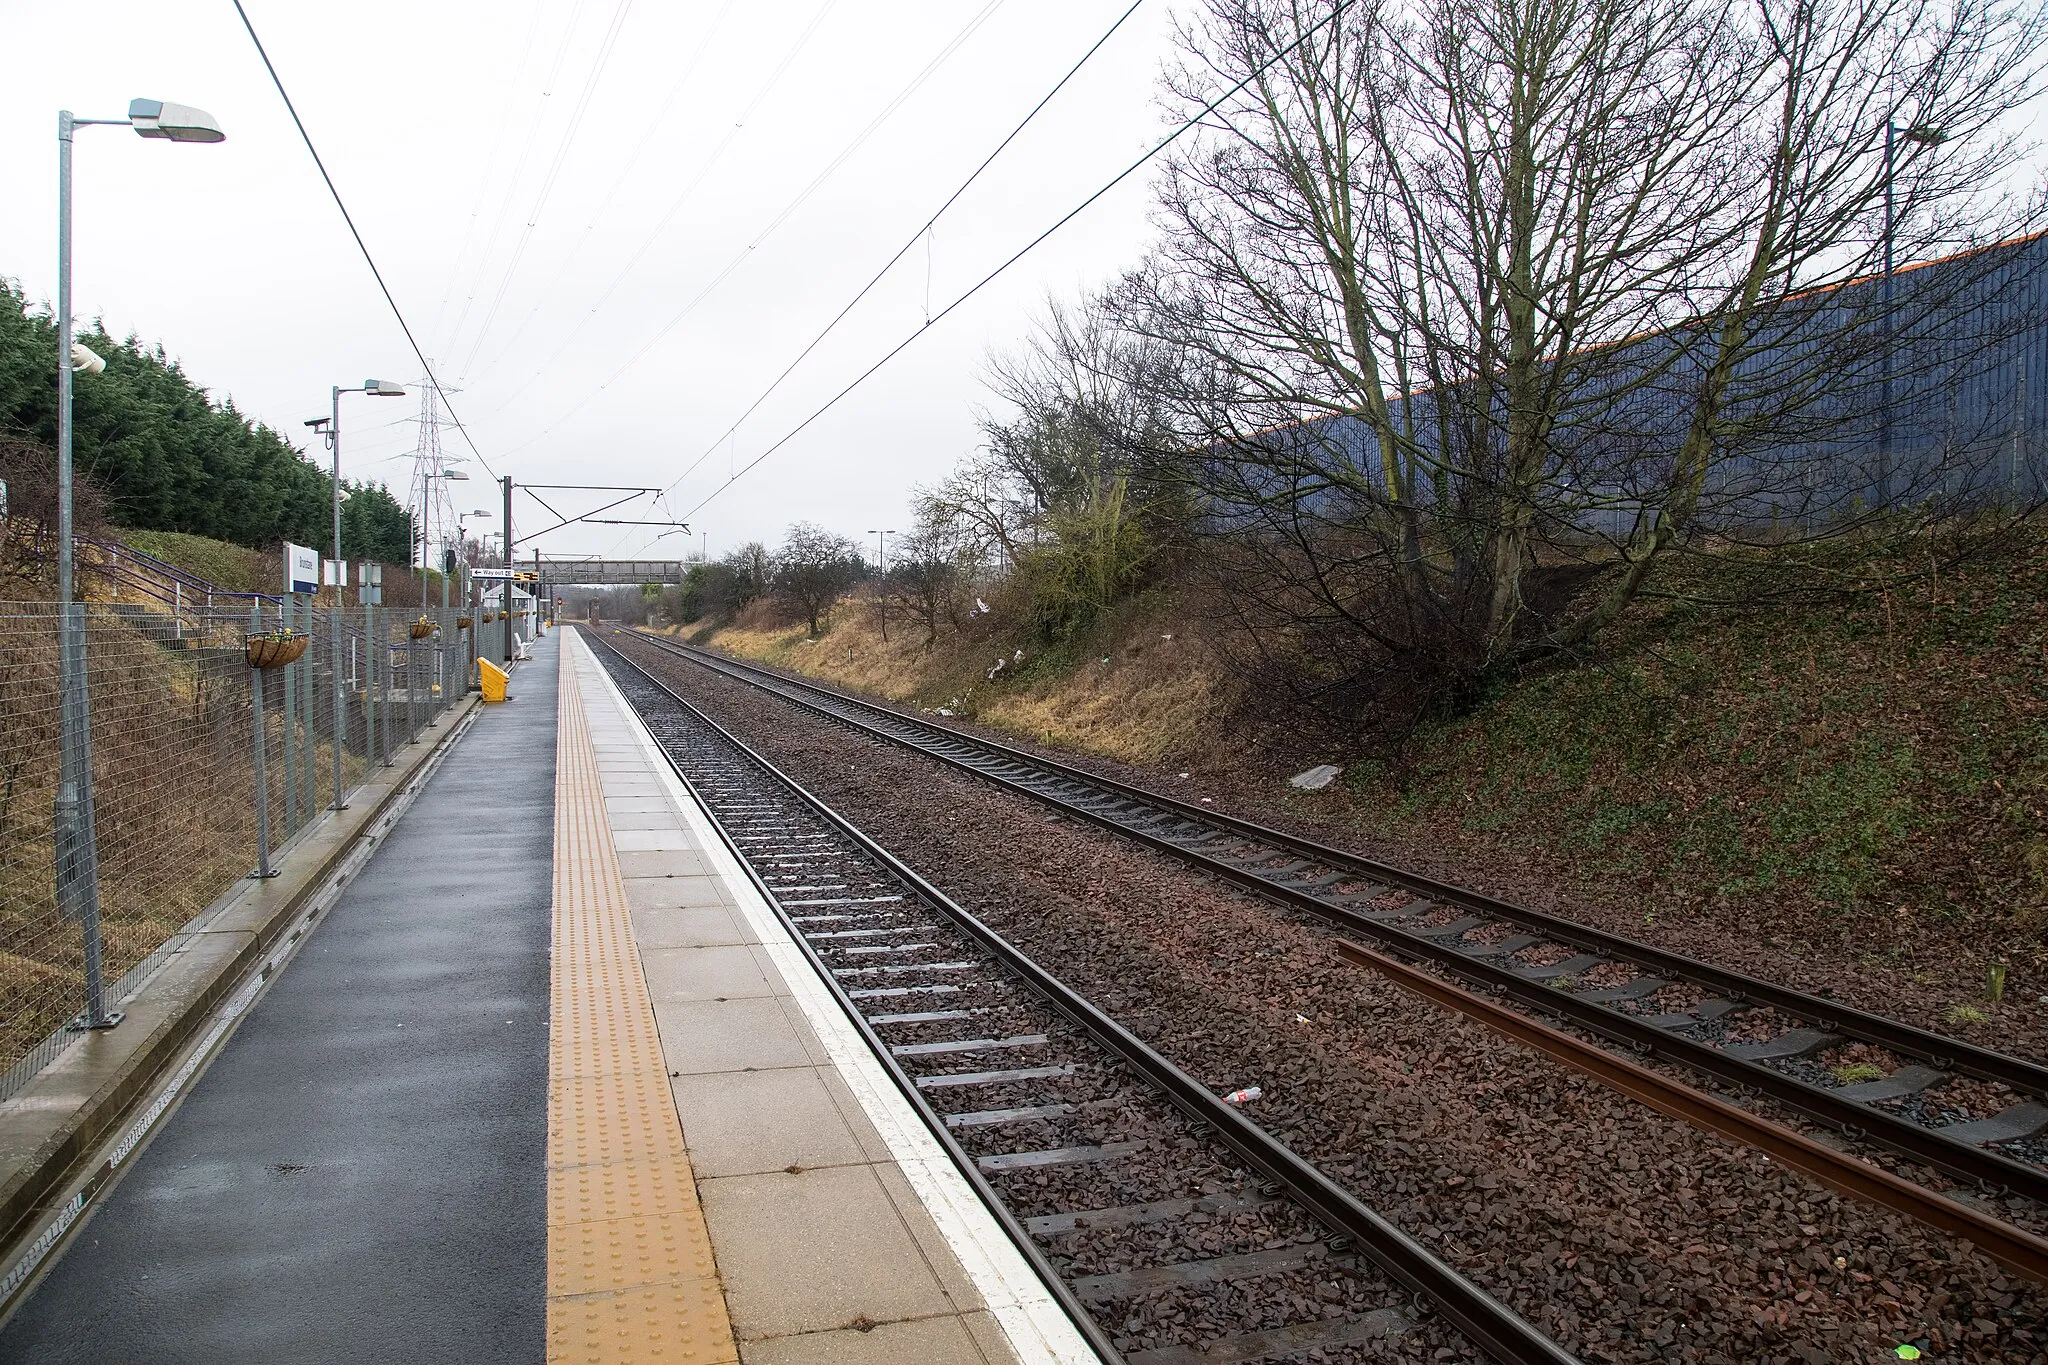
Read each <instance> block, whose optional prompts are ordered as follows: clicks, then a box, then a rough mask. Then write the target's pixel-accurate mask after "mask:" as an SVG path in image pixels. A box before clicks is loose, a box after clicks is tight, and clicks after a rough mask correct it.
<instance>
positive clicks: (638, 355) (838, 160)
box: [514, 0, 1003, 450]
mask: <svg viewBox="0 0 2048 1365" xmlns="http://www.w3.org/2000/svg"><path fill="white" fill-rule="evenodd" d="M1002 3H1003V0H989V3H988V4H986V5H984V6H983V7H982V9H981V11H980V12H979V13H977V14H976V15H975V16H974V17H973V18H972V19H970V20H968V22H967V24H966V26H965V27H964V28H962V29H961V30H960V31H959V32H958V33H957V34H955V35H954V36H953V38H952V40H951V41H949V42H948V43H947V44H946V45H945V46H944V47H943V48H941V49H940V50H939V52H938V54H937V55H936V56H934V57H933V58H932V59H931V61H929V62H928V63H926V64H925V67H924V69H923V70H922V71H920V72H918V73H917V75H916V76H914V77H912V78H911V80H910V82H909V83H908V84H907V85H905V86H904V87H903V88H902V89H901V90H900V91H898V92H897V93H896V95H895V97H894V98H893V99H891V100H890V101H889V103H888V104H886V105H884V106H883V107H882V110H881V112H879V113H877V114H876V115H875V116H874V118H872V119H870V120H869V121H868V124H867V126H866V127H865V128H863V129H861V131H860V132H859V133H857V134H855V135H854V137H853V139H852V140H851V141H850V142H848V143H847V144H846V146H845V147H843V148H841V149H840V151H839V154H838V155H836V156H835V157H833V158H832V160H831V161H829V162H827V163H826V165H825V167H824V169H823V170H821V171H819V172H818V174H817V175H815V176H814V177H812V179H811V182H810V183H809V184H807V185H805V186H804V187H803V189H801V190H799V191H798V192H797V193H796V196H795V197H794V198H792V199H791V200H790V201H789V202H788V203H787V204H785V205H783V207H782V210H781V211H780V212H779V213H777V214H776V215H775V217H774V218H772V219H770V220H769V222H768V224H767V225H766V226H765V227H763V228H762V229H761V230H760V231H759V232H758V233H756V234H755V235H754V237H753V239H752V240H751V241H749V242H748V243H747V244H746V245H745V246H743V247H741V248H740V249H739V251H738V252H736V253H734V255H733V257H732V259H731V260H729V261H727V262H726V264H725V268H724V269H722V270H720V271H719V272H718V274H717V275H715V276H713V277H712V279H711V280H710V282H709V283H707V284H705V285H704V287H703V288H701V289H699V290H698V291H697V293H696V295H695V296H694V297H692V298H691V299H690V301H689V302H688V303H686V304H684V305H683V307H682V310H681V311H680V312H678V313H677V314H676V315H675V316H674V317H671V318H670V319H669V320H668V321H667V322H666V323H664V324H663V325H662V327H661V329H660V330H659V331H657V332H656V333H655V334H654V335H653V336H651V337H649V338H648V339H647V341H646V342H644V343H643V344H642V345H641V347H640V349H639V350H637V351H635V352H634V353H633V354H632V355H630V356H628V357H627V358H626V360H625V361H624V362H623V363H621V364H620V365H619V367H618V368H617V369H615V370H613V371H612V373H611V374H610V375H609V376H607V377H606V378H605V380H604V382H603V383H601V384H599V385H598V386H597V387H596V388H595V389H592V390H591V391H590V392H589V393H586V394H585V395H584V396H583V397H582V398H580V399H578V400H577V401H576V403H575V404H574V405H573V406H572V407H570V408H569V410H568V411H566V412H564V413H562V414H561V415H560V416H559V417H557V418H555V419H554V421H552V422H550V423H549V424H548V425H547V426H546V427H545V428H543V429H542V430H541V431H539V432H538V433H536V434H535V435H534V436H532V437H531V438H529V439H528V440H526V441H524V442H522V443H520V444H519V445H518V446H516V447H514V449H517V450H524V449H525V448H526V447H527V446H529V445H532V444H533V443H534V442H536V441H539V440H541V439H542V438H543V437H545V436H547V435H548V434H549V433H550V432H552V431H553V430H554V429H555V428H556V427H558V426H560V425H561V424H562V423H563V422H565V421H567V420H568V419H569V418H570V417H572V416H574V415H575V414H576V413H577V412H578V411H580V410H581V409H582V408H583V406H584V405H585V404H587V403H589V402H590V401H591V400H593V399H595V398H596V397H597V395H598V394H600V393H602V392H603V391H604V390H605V389H607V388H609V387H610V386H611V385H612V384H613V383H615V382H617V380H618V379H619V377H620V376H621V375H623V374H625V373H626V371H628V370H630V369H632V368H633V366H634V365H636V364H638V363H639V362H640V361H641V360H642V359H643V358H645V357H646V355H647V353H648V352H649V351H651V350H653V349H654V348H655V347H656V346H657V345H659V344H660V342H661V340H662V338H664V337H666V336H667V335H668V334H669V333H670V332H672V331H674V330H675V329H676V328H677V327H679V326H681V325H682V323H683V322H684V320H685V319H687V318H688V317H689V316H690V315H691V314H692V313H694V312H696V310H697V309H698V307H699V306H701V305H702V304H703V302H704V301H705V300H706V299H708V298H710V297H711V295H712V293H713V292H715V291H716V290H717V288H718V286H719V285H721V284H723V283H725V281H726V280H728V279H730V278H731V277H732V275H733V274H734V273H735V272H736V271H738V270H739V268H740V267H741V266H743V265H745V264H746V262H747V258H748V257H749V256H751V255H752V254H753V253H754V252H755V251H757V250H758V249H759V248H760V247H761V246H762V245H763V244H764V243H766V242H767V240H768V239H769V238H770V237H771V236H773V235H774V233H775V231H776V230H777V229H778V228H780V227H781V226H782V225H783V224H784V223H786V222H787V221H789V219H790V217H791V216H792V215H793V214H795V212H796V211H797V210H798V209H799V208H802V207H803V205H804V204H805V202H807V201H808V200H809V199H810V197H811V196H812V195H813V194H816V193H817V192H818V190H819V189H820V188H822V187H823V186H824V184H825V182H826V181H827V180H829V179H831V178H832V176H833V174H834V173H836V172H837V171H838V170H839V168H840V167H841V166H843V165H845V164H846V162H847V160H848V159H850V158H851V157H852V156H853V154H854V153H855V152H857V151H859V150H860V148H861V147H862V146H863V145H864V144H865V143H866V142H867V140H868V139H869V138H870V137H872V136H874V134H875V132H876V131H877V130H879V129H880V128H881V126H882V125H883V124H884V123H886V122H887V121H888V119H889V117H890V116H891V115H892V114H894V113H895V112H896V111H897V110H898V109H900V108H901V107H902V106H903V104H904V102H905V101H907V100H908V99H909V98H910V97H911V96H912V95H913V94H915V93H917V91H918V89H919V88H920V87H921V86H923V84H924V83H925V82H926V81H927V80H929V79H931V77H932V76H933V75H934V74H936V73H937V71H938V70H939V68H940V67H941V66H943V65H944V64H945V63H946V60H947V59H948V58H950V57H951V56H952V55H953V54H954V53H955V52H957V51H959V49H960V48H961V46H962V45H964V44H965V43H966V42H967V40H968V39H969V38H971V37H972V36H973V35H974V33H975V30H977V29H979V28H980V27H981V26H982V25H983V24H984V23H986V22H987V21H988V18H989V16H990V15H992V14H994V13H995V11H996V9H997V8H998V7H1000V6H1001V4H1002ZM592 311H593V312H594V311H595V309H594V308H593V310H592ZM564 344H565V345H566V344H567V343H566V339H565V342H564ZM557 354H559V351H558V352H557Z"/></svg>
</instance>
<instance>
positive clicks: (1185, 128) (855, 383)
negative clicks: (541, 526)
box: [663, 0, 1352, 521]
mask: <svg viewBox="0 0 2048 1365" xmlns="http://www.w3.org/2000/svg"><path fill="white" fill-rule="evenodd" d="M1351 4H1352V0H1338V3H1337V4H1336V5H1334V6H1333V7H1332V8H1331V10H1330V12H1329V13H1328V14H1326V15H1324V16H1323V17H1322V18H1321V19H1318V20H1317V21H1316V22H1315V23H1313V24H1311V25H1310V26H1309V27H1307V28H1305V29H1303V30H1302V31H1301V32H1300V33H1299V34H1297V35H1295V38H1294V41H1293V42H1291V43H1289V44H1288V45H1287V46H1285V47H1283V48H1280V49H1279V50H1278V51H1276V52H1274V53H1273V55H1272V56H1270V57H1268V58H1267V59H1266V60H1265V61H1263V62H1261V63H1259V65H1258V66H1257V67H1255V68H1253V70H1252V71H1251V72H1250V73H1248V74H1247V75H1246V76H1245V77H1244V78H1243V79H1242V80H1240V81H1238V82H1237V83H1236V84H1234V85H1232V86H1231V87H1230V88H1229V89H1228V90H1225V91H1224V92H1223V93H1222V94H1220V95H1218V96H1217V97H1216V98H1215V99H1213V100H1211V101H1209V103H1207V104H1205V105H1203V106H1202V107H1201V109H1199V110H1197V111H1196V112H1195V113H1194V114H1193V115H1191V116H1190V117H1189V118H1188V119H1187V120H1186V121H1184V122H1182V123H1181V124H1180V125H1179V126H1177V127H1176V128H1174V130H1173V131H1172V132H1170V133H1168V134H1167V135H1166V136H1165V137H1163V138H1161V139H1160V140H1159V141H1158V142H1156V143H1154V144H1153V145H1152V146H1151V147H1150V148H1148V149H1147V150H1146V151H1145V153H1144V154H1143V155H1142V156H1140V157H1139V158H1138V159H1137V160H1136V161H1133V162H1132V163H1131V164H1130V165H1128V166H1126V167H1124V168H1123V169H1122V170H1121V171H1118V172H1117V173H1116V174H1115V175H1114V176H1112V177H1111V178H1110V179H1109V181H1108V182H1107V183H1106V184H1104V185H1103V186H1102V187H1101V188H1100V189H1098V190H1096V191H1095V192H1094V193H1093V194H1091V195H1089V196H1088V197H1087V198H1086V199H1083V200H1082V201H1081V202H1080V203H1078V204H1076V205H1075V206H1074V207H1073V208H1071V209H1069V210H1068V211H1067V212H1066V213H1064V214H1062V215H1061V216H1060V217H1059V218H1058V219H1057V220H1056V221H1055V222H1053V224H1052V225H1051V226H1050V227H1047V228H1046V229H1045V230H1044V231H1043V232H1041V233H1039V234H1038V235H1037V236H1036V237H1033V238H1032V239H1031V240H1030V241H1028V242H1026V243H1025V244H1024V245H1023V246H1021V247H1019V248H1018V249H1017V251H1016V252H1015V253H1014V254H1013V255H1011V256H1010V257H1009V259H1007V260H1005V261H1004V262H1003V263H1002V264H1001V265H998V266H997V267H996V268H995V269H993V270H991V271H989V272H988V273H987V274H986V275H983V276H982V277H981V278H980V279H979V280H976V281H975V282H974V283H973V284H972V285H970V286H969V287H968V288H967V290H966V291H965V292H964V293H962V294H960V295H959V296H958V297H957V298H955V299H954V300H953V301H952V302H951V303H949V304H947V305H946V306H945V307H944V308H942V309H940V310H939V311H938V312H936V313H934V314H933V315H932V316H931V319H930V321H928V322H926V323H924V324H923V325H922V326H921V327H919V328H918V329H917V330H916V331H914V332H912V333H911V334H910V335H909V336H906V337H905V338H903V340H901V341H899V342H897V343H896V344H895V345H894V346H892V347H890V348H889V350H888V351H887V352H885V353H884V354H883V355H882V357H881V359H879V360H877V361H875V363H874V364H872V365H870V366H868V367H867V368H866V369H865V370H862V371H861V372H860V373H859V374H858V375H856V376H854V378H853V379H852V380H851V381H850V382H849V383H848V384H847V385H846V386H845V387H844V388H842V389H840V390H839V391H838V392H837V393H835V394H833V395H832V396H831V397H830V398H828V399H826V400H825V401H824V402H823V403H821V404H819V405H818V406H817V407H816V408H814V409H812V411H811V414H810V415H809V416H808V417H806V418H804V419H803V421H801V422H799V423H797V424H796V425H795V426H794V427H792V428H790V429H789V430H788V431H787V432H785V433H784V434H783V435H782V436H781V437H780V438H778V439H777V440H776V441H775V443H774V444H773V445H771V446H769V447H768V448H767V449H766V450H763V451H762V452H761V453H760V454H759V455H756V456H755V457H754V458H753V459H751V460H749V461H747V462H746V463H745V464H744V465H741V466H740V468H739V470H738V471H737V472H735V473H734V474H732V475H731V476H730V477H728V478H727V479H726V481H725V482H724V483H722V484H720V485H719V486H718V487H717V488H714V489H712V490H711V492H710V493H708V494H706V495H705V496H704V498H703V499H702V500H701V501H699V502H698V503H697V504H696V505H695V506H693V507H691V508H690V510H689V511H687V512H685V513H684V514H683V516H682V520H684V521H688V520H690V519H691V518H692V517H694V516H696V515H697V513H699V512H701V511H703V510H704V508H705V507H707V506H709V505H710V504H711V502H712V501H713V499H715V498H717V497H718V495H719V494H721V493H723V492H724V491H725V490H726V489H728V488H730V487H732V486H733V484H735V483H737V482H738V481H739V480H740V479H743V478H745V477H746V476H747V474H748V472H749V471H751V470H753V469H754V468H756V467H757V466H758V465H760V463H761V462H762V461H763V460H766V459H767V458H768V457H769V456H770V455H773V454H774V453H775V452H776V451H778V450H780V449H782V447H784V446H786V445H788V444H789V443H790V442H791V441H793V440H795V439H796V438H797V436H799V435H800V434H802V433H803V431H804V430H805V429H806V428H808V427H809V426H810V425H811V424H812V423H813V422H815V421H817V420H818V419H819V418H820V417H823V416H824V415H825V414H826V413H827V412H830V411H831V410H832V409H833V408H834V407H836V406H838V404H839V402H840V400H841V399H843V398H845V397H846V396H847V395H848V394H850V393H852V392H853V391H854V390H855V389H857V388H859V387H860V386H861V385H862V384H864V383H866V382H867V381H868V379H869V378H871V377H872V376H873V375H874V374H875V373H876V372H877V371H878V370H880V369H881V368H882V367H883V366H884V365H887V364H888V363H889V362H890V361H891V360H894V359H895V358H896V357H897V356H899V355H901V354H902V353H903V352H904V351H905V350H907V349H909V347H910V345H911V343H913V342H915V341H916V340H917V339H918V338H919V337H921V336H923V335H924V334H925V333H926V332H928V331H930V330H931V329H932V326H933V324H935V323H937V322H940V321H941V320H943V319H944V318H945V317H946V316H947V314H949V313H951V312H952V311H953V310H954V309H956V308H958V307H960V306H961V305H962V304H964V303H966V302H967V301H968V300H969V299H971V298H973V297H974V296H975V295H976V294H979V293H980V292H981V291H982V290H983V289H984V288H986V287H987V286H988V285H989V284H990V283H992V282H993V281H994V280H995V279H996V278H997V277H998V276H1000V275H1002V274H1003V273H1004V272H1005V271H1007V270H1008V269H1009V268H1010V267H1011V266H1013V265H1015V264H1016V263H1017V262H1019V261H1021V260H1023V259H1024V258H1025V257H1026V256H1028V255H1030V254H1031V252H1033V251H1034V250H1036V249H1037V248H1038V246H1039V244H1040V243H1042V242H1044V241H1045V240H1046V239H1047V238H1048V237H1051V236H1052V235H1053V234H1054V233H1056V232H1058V231H1059V230H1060V229H1061V228H1063V227H1065V226H1066V225H1067V224H1068V223H1071V222H1073V221H1074V219H1076V218H1078V217H1080V216H1081V215H1082V214H1083V213H1084V212H1086V211H1087V210H1088V208H1089V207H1090V206H1091V205H1093V204H1094V203H1095V202H1096V201H1097V200H1099V199H1101V198H1102V197H1103V196H1104V195H1106V194H1108V193H1109V192H1110V191H1111V190H1113V189H1115V188H1116V187H1117V186H1118V185H1121V184H1122V183H1123V182H1124V181H1126V180H1128V179H1130V178H1131V177H1132V176H1133V175H1136V174H1137V173H1138V172H1139V171H1140V170H1142V169H1144V167H1145V166H1147V165H1148V164H1150V163H1151V161H1152V159H1153V158H1154V157H1156V156H1158V155H1159V154H1160V153H1161V152H1163V151H1165V150H1166V149H1167V148H1168V147H1171V146H1172V145H1173V144H1174V143H1176V142H1178V141H1180V139H1181V138H1182V137H1184V136H1186V135H1187V133H1188V132H1189V131H1190V130H1191V129H1193V128H1196V127H1199V126H1200V125H1201V123H1202V121H1203V120H1204V119H1206V118H1208V117H1209V115H1211V114H1213V113H1215V112H1216V111H1217V110H1218V109H1220V108H1222V107H1223V105H1224V104H1225V103H1226V102H1227V101H1229V100H1231V99H1233V98H1235V97H1236V96H1237V95H1238V94H1239V93H1240V92H1241V91H1243V90H1244V89H1245V87H1246V86H1249V85H1250V84H1251V83H1252V82H1253V81H1256V80H1258V79H1259V78H1260V77H1261V76H1263V75H1265V74H1266V72H1267V71H1268V70H1270V69H1271V68H1272V67H1273V66H1274V64H1275V63H1277V62H1279V61H1280V60H1281V59H1282V58H1283V57H1286V56H1288V55H1289V54H1290V53H1292V52H1293V51H1294V49H1296V48H1298V47H1300V46H1301V45H1302V44H1303V43H1305V42H1307V41H1308V40H1309V39H1310V38H1311V37H1313V36H1315V34H1316V33H1317V32H1319V31H1320V30H1322V29H1323V28H1325V27H1326V26H1328V25H1329V24H1331V23H1332V22H1334V21H1335V20H1336V19H1337V17H1338V16H1339V15H1341V14H1343V13H1344V11H1345V10H1347V9H1349V8H1350V7H1351ZM669 487H670V488H673V487H674V485H673V484H671V485H670V486H669ZM663 491H664V492H666V491H667V490H666V489H664V490H663Z"/></svg>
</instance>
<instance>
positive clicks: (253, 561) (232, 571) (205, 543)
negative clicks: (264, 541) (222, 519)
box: [114, 530, 284, 592]
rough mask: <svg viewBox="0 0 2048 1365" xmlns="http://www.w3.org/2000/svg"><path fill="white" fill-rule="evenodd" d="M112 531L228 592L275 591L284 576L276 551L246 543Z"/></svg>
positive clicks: (180, 534) (177, 534) (176, 534)
mask: <svg viewBox="0 0 2048 1365" xmlns="http://www.w3.org/2000/svg"><path fill="white" fill-rule="evenodd" d="M114 534H115V535H116V536H118V537H119V538H120V539H121V541H122V543H123V544H126V545H131V546H133V547H134V548H135V549H138V550H140V551H142V553H144V554H146V555H153V556H155V557H156V558H158V559H161V560H163V561H164V563H166V564H172V565H176V566H177V567H178V568H180V569H183V570H184V571H185V572H186V573H189V574H192V575H194V576H195V577H198V578H203V579H205V580H206V581H207V582H209V583H211V584H213V585H214V586H215V587H217V588H225V589H227V590H228V591H229V592H276V591H277V590H278V586H279V584H280V582H281V581H282V579H283V577H284V564H283V562H282V561H281V560H280V559H279V558H278V556H277V555H276V554H274V553H265V552H264V551H262V550H252V549H250V548H249V547H248V546H246V545H231V544H229V543H228V542H227V541H225V540H209V539H208V538H207V537H205V536H188V535H186V534H184V533H183V532H181V531H129V530H117V531H116V532H115V533H114Z"/></svg>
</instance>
